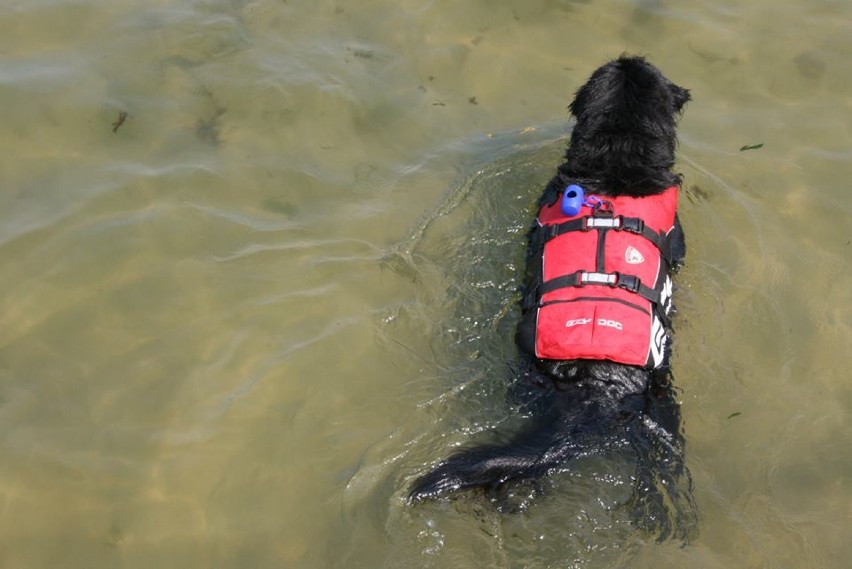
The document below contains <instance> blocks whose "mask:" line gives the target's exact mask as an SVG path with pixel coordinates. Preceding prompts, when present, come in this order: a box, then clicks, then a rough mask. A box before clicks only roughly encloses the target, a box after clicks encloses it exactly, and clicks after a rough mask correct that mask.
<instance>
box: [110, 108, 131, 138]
mask: <svg viewBox="0 0 852 569" xmlns="http://www.w3.org/2000/svg"><path fill="white" fill-rule="evenodd" d="M128 116H129V115H128V114H127V111H119V113H118V120H117V121H115V122H114V123H112V132H113V133H115V132H116V131H117V130H118V129H119V127H121V125H123V124H124V121H126V120H127V117H128Z"/></svg>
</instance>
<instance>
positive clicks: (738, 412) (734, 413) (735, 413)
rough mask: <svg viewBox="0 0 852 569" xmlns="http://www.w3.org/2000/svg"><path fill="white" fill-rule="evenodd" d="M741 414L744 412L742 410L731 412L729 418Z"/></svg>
mask: <svg viewBox="0 0 852 569" xmlns="http://www.w3.org/2000/svg"><path fill="white" fill-rule="evenodd" d="M740 415H742V413H741V412H740V411H735V412H733V413H731V414H730V415H728V419H733V418H734V417H739V416H740Z"/></svg>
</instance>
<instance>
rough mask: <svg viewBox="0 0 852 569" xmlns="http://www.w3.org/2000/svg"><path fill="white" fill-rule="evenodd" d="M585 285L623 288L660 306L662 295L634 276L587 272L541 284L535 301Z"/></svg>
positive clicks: (579, 272)
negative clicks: (549, 294)
mask: <svg viewBox="0 0 852 569" xmlns="http://www.w3.org/2000/svg"><path fill="white" fill-rule="evenodd" d="M585 285H605V286H610V287H613V288H615V287H618V288H623V289H625V290H627V291H629V292H632V293H635V294H638V295H639V296H641V297H642V298H644V299H645V300H647V301H649V302H651V303H653V304H654V305H655V306H657V305H660V303H661V302H662V295H661V294H660V291H658V290H655V289H653V288H650V287H648V286H645V285H644V284H642V280H641V279H640V278H639V277H637V276H636V275H628V274H624V273H594V272H587V271H577V272H575V273H570V274H568V275H562V276H561V277H556V278H553V279H550V280H549V281H546V282H544V283H542V284H541V286H539V287H538V291H537V293H536V301H537V303H539V304H540V303H541V299H542V297H543V296H544V295H545V294H547V293H550V292H553V291H555V290H558V289H560V288H567V287H571V286H585Z"/></svg>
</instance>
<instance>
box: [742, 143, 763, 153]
mask: <svg viewBox="0 0 852 569" xmlns="http://www.w3.org/2000/svg"><path fill="white" fill-rule="evenodd" d="M758 148H763V143H762V142H761V143H760V144H746V145H745V146H740V152H744V151H746V150H757V149H758Z"/></svg>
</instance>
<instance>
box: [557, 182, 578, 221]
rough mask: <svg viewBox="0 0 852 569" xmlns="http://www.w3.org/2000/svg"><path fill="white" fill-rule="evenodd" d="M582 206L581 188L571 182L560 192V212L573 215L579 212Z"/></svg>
mask: <svg viewBox="0 0 852 569" xmlns="http://www.w3.org/2000/svg"><path fill="white" fill-rule="evenodd" d="M582 207H583V188H581V187H580V186H578V185H576V184H571V185H570V186H568V187H567V188H565V191H564V192H563V193H562V213H564V214H565V215H568V216H571V217H573V216H575V215H577V214H578V213H580V208H582Z"/></svg>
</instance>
